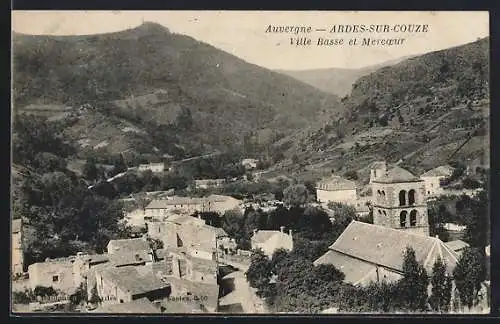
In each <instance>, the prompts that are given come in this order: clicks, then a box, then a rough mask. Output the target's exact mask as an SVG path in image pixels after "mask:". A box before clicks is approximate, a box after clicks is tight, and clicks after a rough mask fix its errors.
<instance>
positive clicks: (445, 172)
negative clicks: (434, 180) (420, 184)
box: [420, 165, 454, 178]
mask: <svg viewBox="0 0 500 324" xmlns="http://www.w3.org/2000/svg"><path fill="white" fill-rule="evenodd" d="M453 170H454V169H453V167H451V166H449V165H441V166H438V167H437V168H434V169H432V170H429V171H427V172H425V173H424V174H422V175H421V176H420V177H422V178H425V177H449V176H450V175H451V174H452V173H453Z"/></svg>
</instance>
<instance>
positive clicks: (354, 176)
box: [344, 170, 358, 180]
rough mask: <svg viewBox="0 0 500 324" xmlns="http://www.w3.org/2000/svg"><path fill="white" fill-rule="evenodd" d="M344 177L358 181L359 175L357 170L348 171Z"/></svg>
mask: <svg viewBox="0 0 500 324" xmlns="http://www.w3.org/2000/svg"><path fill="white" fill-rule="evenodd" d="M344 177H345V178H346V179H349V180H358V173H357V172H356V171H355V170H351V171H347V172H346V173H344Z"/></svg>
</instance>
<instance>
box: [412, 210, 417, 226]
mask: <svg viewBox="0 0 500 324" xmlns="http://www.w3.org/2000/svg"><path fill="white" fill-rule="evenodd" d="M417 215H418V212H417V211H416V210H415V209H414V210H412V211H411V212H410V226H417Z"/></svg>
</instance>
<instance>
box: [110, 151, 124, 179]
mask: <svg viewBox="0 0 500 324" xmlns="http://www.w3.org/2000/svg"><path fill="white" fill-rule="evenodd" d="M125 171H127V164H126V163H125V159H124V158H123V154H120V155H119V156H118V157H117V158H116V160H115V163H114V168H113V172H112V174H113V175H116V174H118V173H121V172H125Z"/></svg>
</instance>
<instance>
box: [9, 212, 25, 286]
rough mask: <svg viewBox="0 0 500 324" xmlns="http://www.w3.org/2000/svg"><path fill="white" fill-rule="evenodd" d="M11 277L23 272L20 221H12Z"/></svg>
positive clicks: (21, 227) (21, 228)
mask: <svg viewBox="0 0 500 324" xmlns="http://www.w3.org/2000/svg"><path fill="white" fill-rule="evenodd" d="M11 242H12V243H11V244H12V245H11V253H12V255H11V275H12V276H14V275H18V274H22V273H23V272H24V269H23V267H24V253H23V226H22V220H21V219H14V220H12V227H11Z"/></svg>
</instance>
